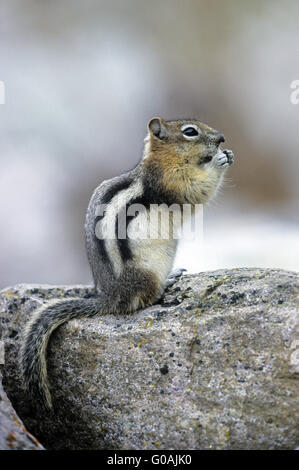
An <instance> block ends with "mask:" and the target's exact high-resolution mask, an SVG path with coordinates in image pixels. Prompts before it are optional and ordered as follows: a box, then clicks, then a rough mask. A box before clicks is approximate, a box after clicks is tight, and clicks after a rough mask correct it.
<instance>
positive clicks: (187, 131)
mask: <svg viewBox="0 0 299 470" xmlns="http://www.w3.org/2000/svg"><path fill="white" fill-rule="evenodd" d="M183 134H184V135H186V136H188V137H195V136H196V135H198V131H197V130H196V129H194V127H187V128H186V129H184V130H183Z"/></svg>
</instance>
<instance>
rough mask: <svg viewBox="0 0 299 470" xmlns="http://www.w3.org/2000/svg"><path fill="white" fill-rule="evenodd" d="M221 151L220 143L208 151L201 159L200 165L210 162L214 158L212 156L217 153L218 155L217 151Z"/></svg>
mask: <svg viewBox="0 0 299 470" xmlns="http://www.w3.org/2000/svg"><path fill="white" fill-rule="evenodd" d="M220 151H221V150H220V145H219V146H218V147H217V148H216V149H213V150H210V151H207V153H206V155H205V156H204V157H201V158H200V159H199V162H198V165H202V164H203V163H209V162H210V161H211V160H212V158H213V157H214V156H215V155H217V153H218V152H220Z"/></svg>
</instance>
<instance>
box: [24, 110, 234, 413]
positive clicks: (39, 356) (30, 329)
mask: <svg viewBox="0 0 299 470" xmlns="http://www.w3.org/2000/svg"><path fill="white" fill-rule="evenodd" d="M222 142H224V136H223V134H221V133H220V132H218V131H216V130H214V129H212V128H211V127H209V126H207V125H206V124H203V123H201V122H199V121H196V120H178V121H164V120H163V119H161V118H153V119H151V120H150V122H149V123H148V134H147V137H146V138H145V146H144V152H143V158H142V160H141V162H140V163H139V164H138V165H137V166H136V167H135V168H134V169H133V170H131V171H129V172H128V173H126V174H124V175H121V176H117V177H115V178H112V179H110V180H107V181H104V182H103V183H102V184H100V186H99V187H98V188H97V189H96V190H95V192H94V193H93V196H92V198H91V200H90V203H89V206H88V209H87V215H86V224H85V231H86V246H87V255H88V260H89V263H90V266H91V270H92V274H93V279H94V283H95V290H96V293H97V296H96V297H94V298H87V299H84V298H69V299H65V300H54V301H51V302H49V303H47V304H46V305H45V306H43V307H41V308H40V309H38V310H37V311H36V312H35V313H34V314H33V316H32V319H31V320H30V321H29V323H28V325H27V327H26V329H25V335H24V341H23V344H22V347H21V358H20V362H21V369H22V376H23V379H24V384H25V388H26V389H27V391H28V392H29V394H30V395H31V396H32V397H33V398H34V399H35V400H37V401H38V402H41V403H42V404H43V405H44V406H45V407H46V408H49V409H51V408H52V401H51V395H50V391H49V384H48V380H47V366H46V349H47V344H48V341H49V338H50V335H51V333H52V332H53V330H55V328H57V327H58V326H59V325H61V324H62V323H64V322H66V321H68V320H71V319H73V318H80V317H92V316H94V315H97V314H101V315H104V314H107V313H129V312H132V311H135V310H136V309H139V308H143V307H146V306H149V305H151V304H153V303H154V302H156V301H157V300H158V299H159V298H160V297H161V295H162V293H163V290H164V288H165V285H169V284H171V283H173V282H174V280H175V279H176V276H179V275H180V274H181V273H182V270H179V271H178V272H176V273H174V274H173V275H170V278H169V277H168V276H169V273H170V272H171V269H172V265H173V261H174V257H175V254H176V249H177V240H176V239H175V237H174V236H170V237H169V238H168V239H159V238H156V239H153V238H147V239H138V238H137V239H134V237H132V238H130V237H129V236H128V231H129V230H131V231H132V229H134V227H135V228H136V226H137V224H138V223H139V224H140V220H138V219H139V215H138V213H137V215H135V216H134V214H133V215H131V216H128V217H127V218H126V220H125V236H122V237H120V236H119V227H118V225H119V215H120V208H122V209H123V208H129V207H130V206H132V205H135V204H139V205H142V207H143V208H145V215H146V217H147V216H148V215H149V211H150V206H151V205H155V204H156V205H161V204H166V205H167V206H171V205H172V204H177V205H179V207H182V206H183V205H184V204H191V205H192V206H195V205H196V204H203V203H205V202H207V201H208V200H209V199H210V198H211V197H212V196H213V194H215V192H216V190H217V188H218V187H219V185H220V183H221V181H222V178H223V174H224V172H225V171H224V170H225V169H226V168H227V167H228V166H229V165H231V164H232V163H233V158H234V157H233V153H232V152H231V151H230V150H220V144H221V143H222ZM99 207H105V208H106V210H105V211H103V212H102V213H101V212H99ZM143 215H144V214H143ZM107 225H108V226H110V228H111V227H112V228H113V233H114V234H115V236H114V237H111V236H106V237H105V236H101V235H103V233H104V230H103V228H104V227H107ZM102 232H103V233H102Z"/></svg>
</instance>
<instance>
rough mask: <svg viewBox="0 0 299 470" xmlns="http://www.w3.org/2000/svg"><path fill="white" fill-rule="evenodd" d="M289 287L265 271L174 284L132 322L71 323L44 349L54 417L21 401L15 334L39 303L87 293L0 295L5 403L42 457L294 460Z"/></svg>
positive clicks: (290, 280) (292, 288)
mask: <svg viewBox="0 0 299 470" xmlns="http://www.w3.org/2000/svg"><path fill="white" fill-rule="evenodd" d="M298 285H299V283H298V274H296V273H294V272H287V271H283V270H273V269H258V268H257V269H253V268H252V269H249V268H240V269H233V270H219V271H214V272H205V273H199V274H197V275H191V276H190V275H185V276H183V277H182V278H181V279H180V280H179V281H178V282H177V283H176V284H175V285H174V286H172V287H171V288H169V289H168V290H167V291H166V292H165V295H164V297H163V299H162V301H161V302H160V303H159V304H157V305H154V306H152V307H149V308H147V309H144V310H140V311H138V312H136V313H135V314H133V315H117V316H115V315H106V316H101V315H100V314H99V316H97V317H95V318H92V319H81V320H73V321H70V322H69V323H67V324H65V325H63V326H61V327H60V328H59V329H57V331H55V332H54V334H53V335H52V338H51V340H50V344H49V350H48V371H49V380H50V384H51V392H52V396H53V403H54V407H55V414H51V413H45V414H43V413H42V412H41V411H39V413H37V412H36V411H35V408H34V406H32V403H31V402H30V400H29V399H28V398H27V397H26V396H24V393H23V391H22V388H21V385H20V377H19V372H18V367H17V355H18V350H19V347H20V333H21V332H22V330H23V328H24V324H25V322H26V321H27V320H28V318H29V316H30V314H31V313H32V310H33V309H34V308H36V307H37V306H38V305H40V304H41V302H45V301H47V300H48V299H52V298H56V297H57V298H58V297H60V298H61V297H73V296H75V295H78V296H80V297H84V296H89V295H93V291H92V288H91V287H86V286H75V287H50V286H29V285H20V286H16V287H14V288H9V289H5V290H3V291H2V292H1V296H0V311H1V321H2V327H3V333H2V335H3V339H4V340H5V344H6V354H5V365H4V367H3V372H4V379H5V380H4V385H5V389H6V392H7V394H8V396H9V397H10V399H11V401H12V403H13V405H14V406H15V409H16V410H17V412H18V414H19V415H20V417H21V418H22V420H23V421H24V423H25V425H26V427H27V428H28V429H30V431H32V432H33V433H34V434H35V435H36V436H37V437H38V438H39V440H40V441H41V442H42V443H43V444H44V446H45V447H46V448H51V449H157V448H159V449H293V448H294V447H295V446H296V445H298V441H299V439H298V437H299V436H298V431H297V423H298V413H296V410H298V382H297V380H296V378H297V374H296V372H298V367H299V365H298V363H299V358H298V351H297V348H298V338H296V321H298V307H299V305H298V292H299V288H298ZM296 351H297V352H296Z"/></svg>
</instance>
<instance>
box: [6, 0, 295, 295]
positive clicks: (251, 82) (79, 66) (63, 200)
mask: <svg viewBox="0 0 299 470" xmlns="http://www.w3.org/2000/svg"><path fill="white" fill-rule="evenodd" d="M298 18H299V2H297V1H284V2H278V1H275V0H269V1H267V0H259V1H255V0H253V1H252V0H251V1H249V0H248V1H245V0H243V1H238V0H221V1H220V0H218V1H216V0H184V1H177V0H160V1H156V0H152V1H150V2H148V1H145V0H109V2H107V1H101V0H93V1H91V0H85V1H82V0H81V1H77V0H71V1H61V0H52V1H51V2H49V1H46V0H44V1H42V0H39V1H37V0H35V1H34V0H26V1H25V0H23V1H16V0H2V1H1V10H0V80H3V81H4V83H5V87H6V102H5V104H3V105H0V121H1V125H0V136H1V138H0V159H1V170H0V195H1V206H0V220H1V243H0V266H1V270H0V286H1V287H5V286H8V285H11V284H15V283H19V282H37V283H54V284H55V283H56V284H58V283H65V284H70V283H86V282H90V280H91V277H90V272H89V267H88V264H87V259H86V255H85V246H84V232H83V225H84V218H85V210H86V207H87V204H88V201H89V198H90V196H91V193H92V191H93V189H94V188H95V187H96V185H98V184H99V183H100V182H101V181H102V180H103V179H106V178H109V177H112V176H115V175H118V174H120V173H121V172H124V171H126V170H128V169H130V168H132V167H133V166H134V165H135V164H136V163H137V162H138V161H139V159H140V156H141V152H142V146H143V138H144V136H145V131H146V124H147V121H148V120H149V119H150V118H151V117H152V116H154V115H160V116H162V117H163V118H164V119H172V118H173V119H178V118H187V117H197V118H198V119H200V120H202V121H205V122H207V123H208V124H210V125H211V126H212V127H215V128H216V129H219V130H221V131H222V132H223V133H224V134H225V136H226V138H227V141H226V144H225V145H226V146H227V147H228V148H231V149H232V150H233V151H234V153H235V155H236V164H235V166H234V167H233V168H231V169H230V170H229V173H228V181H227V183H226V185H225V187H224V188H223V190H222V191H221V193H220V194H219V196H218V198H217V201H215V202H214V203H212V204H211V205H210V206H209V207H208V208H206V209H205V213H204V220H205V225H204V230H205V244H204V253H201V254H200V253H198V254H196V249H197V248H196V246H192V244H187V245H185V246H183V247H182V249H181V251H180V253H179V256H178V260H177V263H178V264H179V265H181V266H182V265H184V267H187V268H188V269H189V270H190V271H191V272H194V271H200V270H207V269H217V268H221V267H237V266H267V267H282V268H285V269H296V270H297V269H299V222H298V198H299V184H298V176H297V175H298V172H299V158H298V148H299V138H298V132H299V105H297V106H296V105H293V104H291V102H290V93H291V89H290V84H291V82H292V81H293V80H295V79H299V40H298V39H299V30H298Z"/></svg>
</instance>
